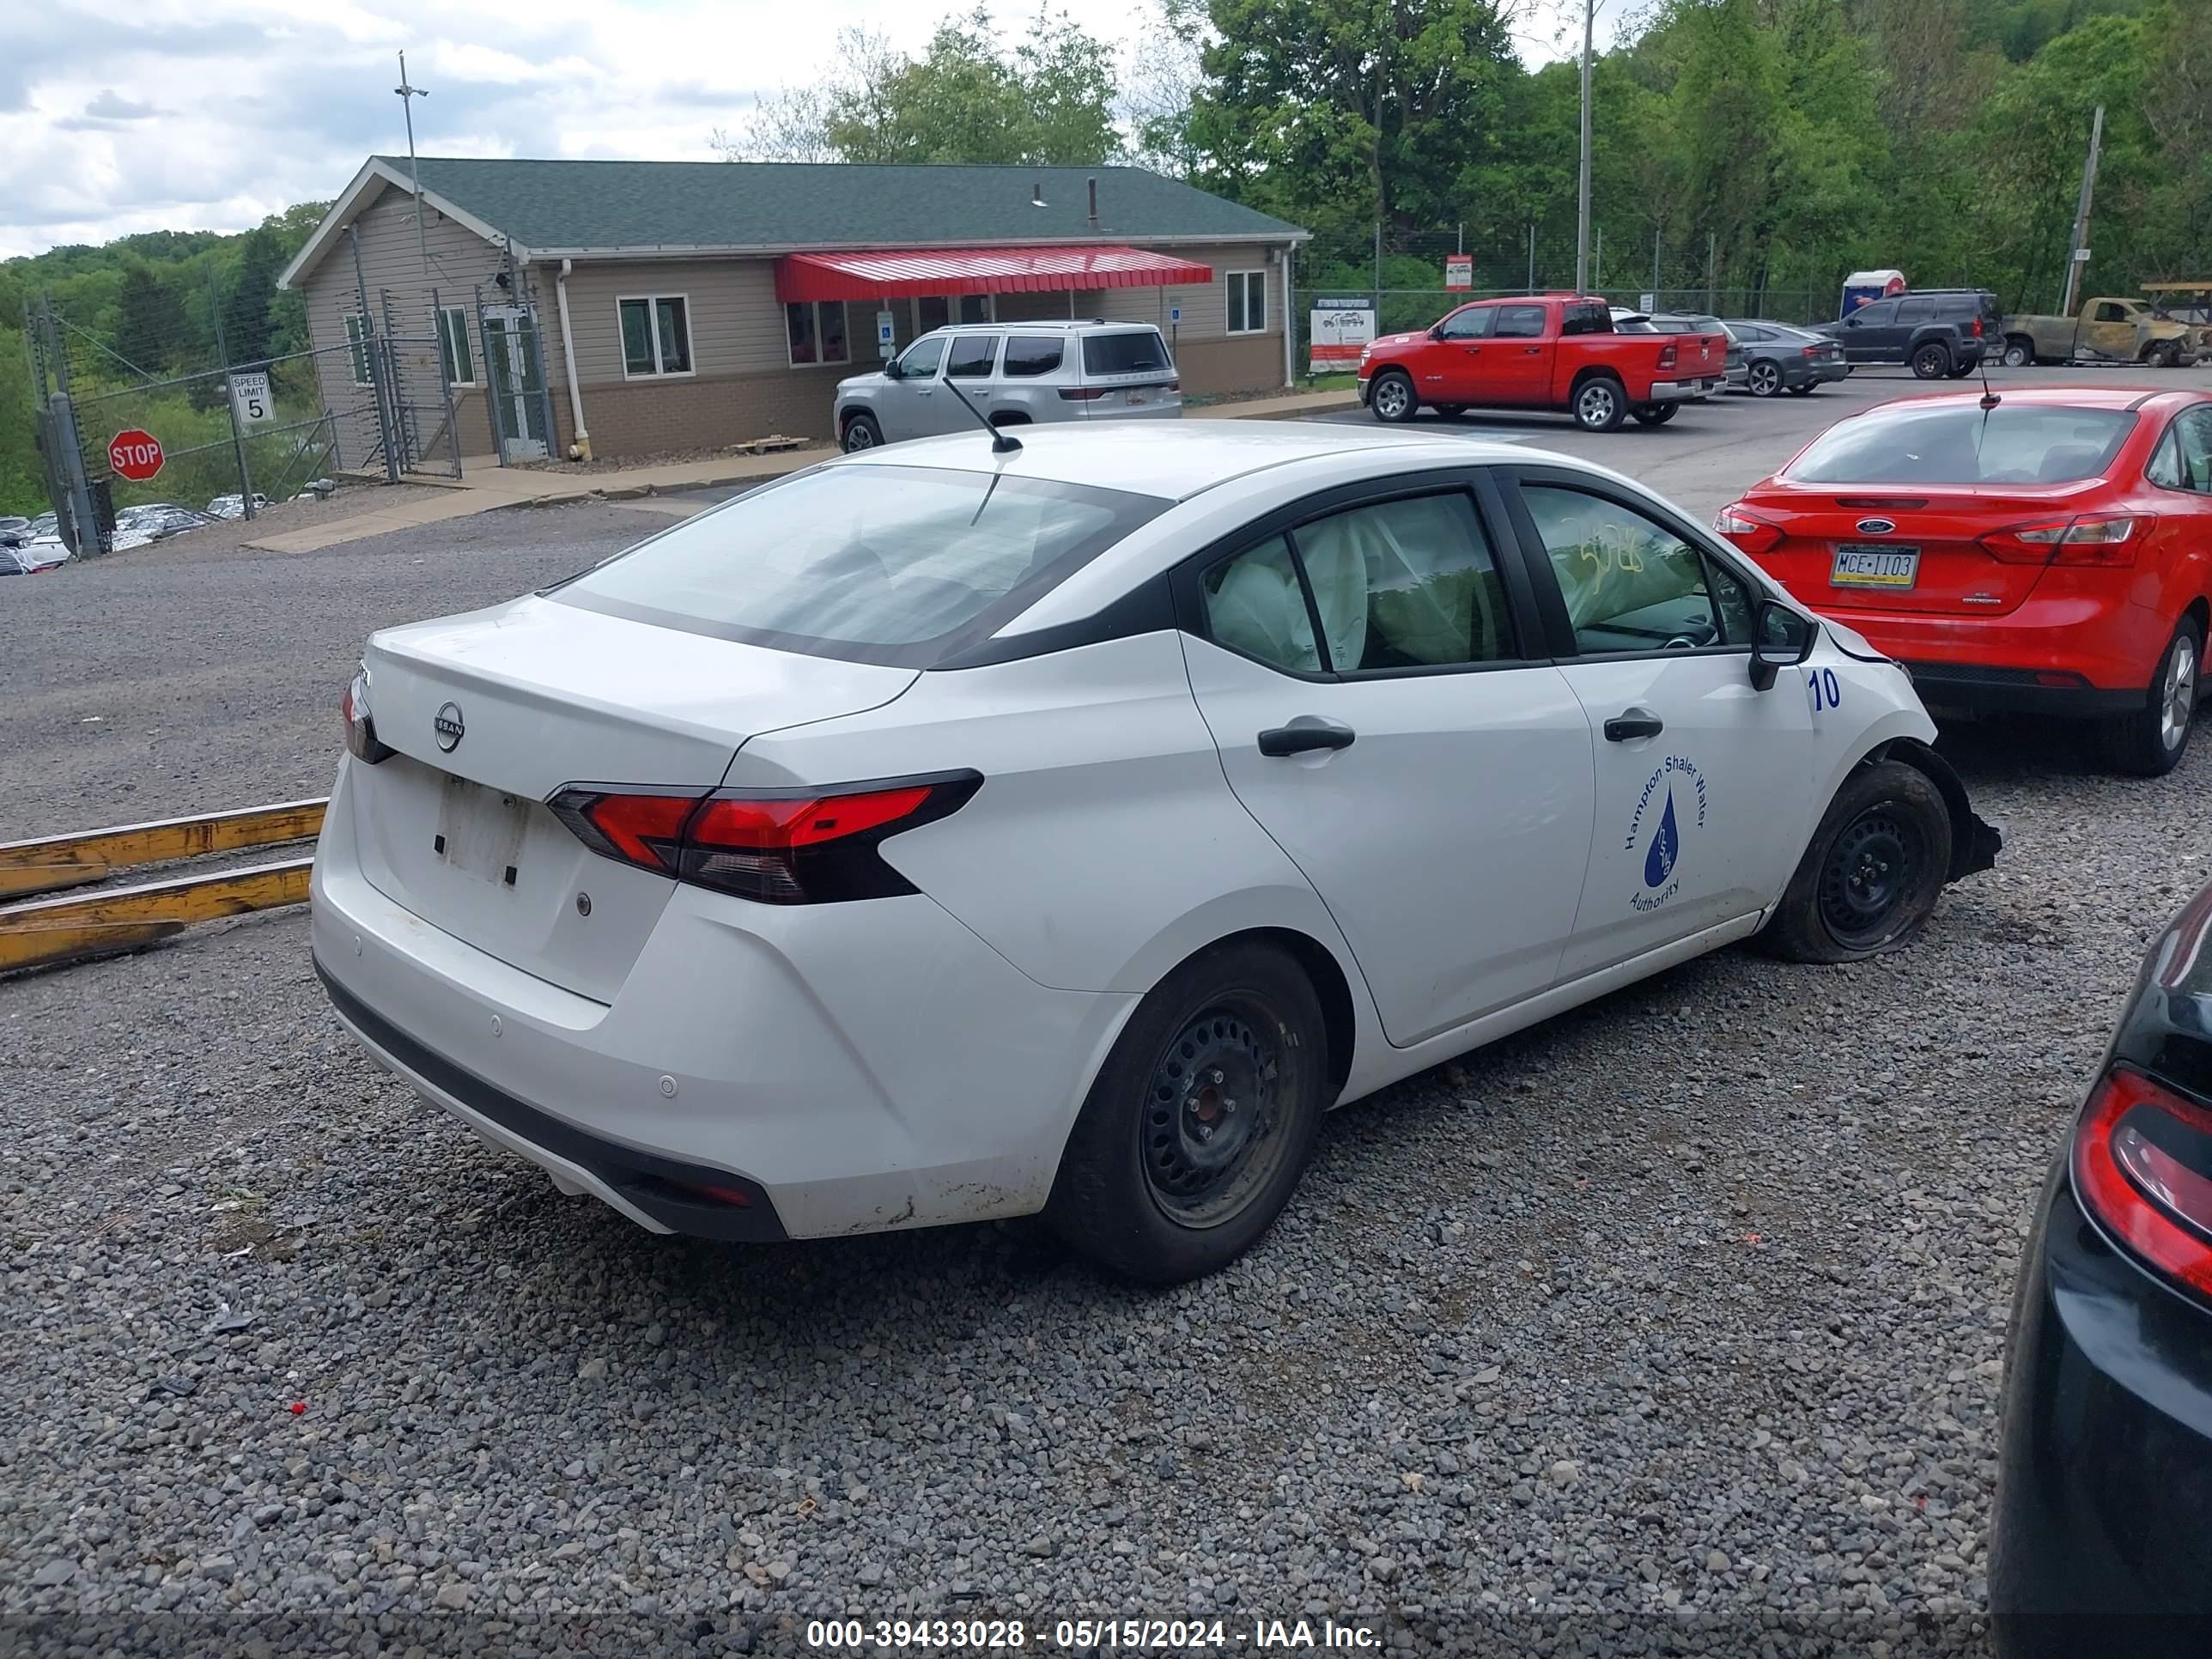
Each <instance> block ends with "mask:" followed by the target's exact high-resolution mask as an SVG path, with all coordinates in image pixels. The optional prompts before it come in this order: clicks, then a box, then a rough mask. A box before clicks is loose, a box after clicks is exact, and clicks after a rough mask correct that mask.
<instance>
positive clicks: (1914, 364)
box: [1817, 288, 2003, 380]
mask: <svg viewBox="0 0 2212 1659" xmlns="http://www.w3.org/2000/svg"><path fill="white" fill-rule="evenodd" d="M2002 320H2003V316H2002V312H2001V311H2000V310H1999V308H1998V306H1997V296H1996V295H1994V294H1991V293H1990V292H1989V291H1988V290H1987V289H1978V288H1977V289H1970V288H1947V289H1915V290H1913V291H1911V293H1906V294H1900V295H1897V296H1896V297H1895V298H1893V299H1881V300H1873V301H1869V302H1868V303H1866V304H1865V305H1863V306H1861V307H1859V308H1858V309H1857V310H1856V311H1854V312H1852V313H1850V314H1849V315H1848V316H1846V317H1844V319H1842V320H1840V321H1838V322H1833V323H1822V324H1820V325H1819V326H1818V329H1817V331H1818V332H1820V333H1821V334H1825V335H1826V336H1827V337H1829V338H1831V339H1832V340H1834V341H1835V342H1836V343H1838V344H1839V345H1841V346H1842V347H1843V349H1844V362H1847V363H1902V364H1904V365H1905V366H1906V367H1907V368H1911V371H1912V372H1913V374H1915V375H1916V376H1917V378H1919V379H1921V380H1942V379H1944V378H1945V377H1946V376H1948V377H1950V378H1951V379H1953V380H1961V379H1964V378H1965V377H1966V375H1969V374H1972V373H1973V372H1974V370H1975V369H1976V368H1978V367H1979V366H1980V364H1981V361H1982V356H1983V354H1984V351H1985V350H1988V351H1992V352H1993V351H1995V350H1996V349H1998V348H1997V346H1996V341H1997V340H1998V338H1999V337H2001V336H2002V333H2003V330H2002V327H2001V326H2000V325H2001V323H2002Z"/></svg>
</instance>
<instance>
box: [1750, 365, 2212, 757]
mask: <svg viewBox="0 0 2212 1659" xmlns="http://www.w3.org/2000/svg"><path fill="white" fill-rule="evenodd" d="M1715 527H1716V528H1717V529H1718V530H1719V531H1720V532H1721V533H1722V534H1723V535H1724V536H1726V537H1727V538H1729V540H1730V541H1732V542H1734V543H1735V544H1736V545H1737V546H1738V547H1740V548H1741V549H1742V550H1744V551H1745V552H1746V553H1748V554H1749V555H1750V556H1752V557H1753V559H1755V560H1757V561H1758V562H1759V565H1760V566H1761V567H1763V568H1765V570H1766V571H1767V572H1768V573H1769V574H1772V575H1773V576H1775V577H1776V578H1778V580H1780V581H1781V582H1782V583H1783V584H1784V586H1786V587H1788V588H1789V590H1790V592H1791V593H1792V594H1794V595H1796V598H1797V599H1800V600H1802V602H1803V603H1804V604H1806V605H1810V606H1811V607H1813V608H1814V610H1816V611H1821V612H1823V613H1824V614H1826V615H1827V616H1830V617H1834V618H1835V619H1836V620H1837V621H1838V622H1840V623H1844V625H1845V626H1847V627H1850V628H1853V629H1857V630H1858V632H1860V633H1861V634H1863V635H1865V636H1866V638H1867V639H1868V641H1869V642H1871V643H1872V644H1873V645H1874V646H1875V648H1876V649H1878V650H1881V651H1882V652H1884V653H1887V654H1888V655H1889V656H1892V657H1894V658H1896V659H1898V660H1899V661H1900V662H1902V663H1904V664H1905V665H1906V666H1907V667H1909V668H1910V669H1911V671H1912V678H1913V681H1914V684H1915V685H1916V686H1917V689H1918V690H1919V692H1920V696H1921V700H1922V702H1924V703H1926V704H1927V705H1928V706H1929V708H1933V709H1936V710H1939V711H1940V710H1944V709H1958V710H1983V711H1991V712H2008V713H2025V714H2053V715H2061V716H2069V717H2072V718H2076V719H2094V720H2099V721H2100V722H2102V726H2103V734H2104V738H2105V741H2106V748H2107V751H2108V754H2109V757H2110V758H2111V760H2112V763H2113V764H2114V765H2116V766H2118V767H2119V768H2121V769H2124V770H2126V771H2130V772H2136V773H2140V774H2142V775H2147V776H2156V775H2160V774H2162V773H2165V772H2169V771H2171V770H2172V769H2173V767H2174V765H2175V764H2176V763H2178V762H2179V760H2180V759H2181V756H2182V752H2183V750H2185V749H2186V748H2187V747H2188V744H2189V724H2190V718H2191V714H2193V713H2194V711H2195V708H2196V704H2197V688H2198V684H2199V683H2200V678H2201V675H2200V669H2201V664H2202V659H2203V650H2204V643H2205V636H2206V633H2207V625H2208V622H2212V605H2208V597H2212V397H2207V396H2206V395H2205V394H2204V393H2203V392H2137V391H2132V390H2129V389H2127V388H2124V387H2120V388H2112V387H2101V386H2053V387H2050V388H2038V389H2035V390H2030V391H2021V392H2013V391H2008V392H2004V393H2003V394H2002V396H2001V397H1998V396H1993V395H1990V394H1985V393H1982V392H1954V393H1949V394H1947V395H1944V396H1941V397H1932V398H1907V399H1905V400H1902V401H1900V402H1897V403H1892V404H1881V405H1880V406H1879V407H1877V408H1874V409H1870V410H1866V411H1865V412H1864V413H1863V414H1859V415H1854V416H1850V417H1848V418H1847V419H1844V420H1842V421H1838V422H1837V423H1836V424H1835V425H1834V426H1832V427H1830V428H1828V429H1827V430H1826V432H1823V433H1822V434H1821V435H1820V436H1819V437H1817V438H1815V439H1814V440H1813V441H1812V442H1811V443H1809V444H1808V445H1807V446H1806V447H1804V448H1803V449H1802V450H1800V451H1799V452H1798V453H1797V454H1796V457H1795V458H1793V459H1791V460H1790V463H1789V464H1788V465H1785V466H1784V468H1783V469H1782V470H1781V471H1779V472H1778V473H1776V474H1775V475H1774V476H1773V477H1771V478H1767V479H1764V480H1762V481H1761V482H1760V483H1757V484H1755V485H1753V487H1752V488H1751V489H1749V490H1748V491H1747V492H1746V493H1745V495H1744V496H1743V498H1742V499H1741V501H1736V502H1735V503H1734V504H1733V505H1731V506H1729V507H1723V509H1722V510H1721V513H1720V516H1719V518H1718V520H1717V521H1716V525H1715Z"/></svg>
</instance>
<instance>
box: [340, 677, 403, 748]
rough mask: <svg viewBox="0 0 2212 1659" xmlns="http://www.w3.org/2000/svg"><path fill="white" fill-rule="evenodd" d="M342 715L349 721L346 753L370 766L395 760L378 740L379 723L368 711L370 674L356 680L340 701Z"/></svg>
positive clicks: (347, 724) (347, 723)
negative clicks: (377, 724)
mask: <svg viewBox="0 0 2212 1659" xmlns="http://www.w3.org/2000/svg"><path fill="white" fill-rule="evenodd" d="M338 714H339V715H340V716H341V717H342V718H343V720H344V721H345V743H346V752H347V753H348V754H349V755H351V756H352V757H354V758H355V759H356V760H357V761H360V762H362V763H364V764H366V765H369V766H374V765H375V764H376V763H377V762H379V761H380V760H387V759H389V758H390V757H391V755H392V750H390V749H388V748H386V746H385V745H384V744H381V743H379V742H378V741H377V740H376V721H375V720H374V718H373V717H372V716H371V714H369V708H368V670H367V669H366V668H364V669H362V671H360V672H359V673H357V674H356V675H355V676H354V677H353V684H350V685H349V686H347V687H346V689H345V695H344V696H343V697H340V698H339V699H338Z"/></svg>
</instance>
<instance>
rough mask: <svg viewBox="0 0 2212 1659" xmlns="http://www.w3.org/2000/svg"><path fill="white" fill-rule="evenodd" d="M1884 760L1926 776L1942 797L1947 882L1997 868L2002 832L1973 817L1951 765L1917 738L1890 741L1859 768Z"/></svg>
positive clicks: (1867, 756)
mask: <svg viewBox="0 0 2212 1659" xmlns="http://www.w3.org/2000/svg"><path fill="white" fill-rule="evenodd" d="M1886 760H1893V761H1898V762H1900V763H1903V764H1905V765H1906V766H1910V767H1911V768H1912V769H1914V770H1915V771H1917V772H1921V773H1923V774H1925V775H1926V776H1927V779H1928V781H1929V782H1930V783H1932V784H1934V785H1935V786H1936V792H1937V793H1940V794H1941V795H1942V797H1943V805H1944V807H1945V808H1946V809H1947V810H1948V811H1949V813H1950V815H1951V868H1950V872H1949V874H1948V876H1947V877H1946V879H1947V880H1949V881H1961V880H1964V879H1965V878H1966V877H1968V876H1971V875H1975V874H1978V873H1979V872H1982V871H1984V870H1987V869H1990V868H1991V867H1993V866H1995V865H1996V861H1997V854H1998V853H1999V852H2000V851H2002V849H2003V847H2004V835H2003V832H2002V831H2001V830H1999V829H1998V828H1997V827H1996V825H1995V824H1993V823H1985V822H1984V820H1983V819H1982V818H1981V817H1978V816H1977V815H1976V813H1975V811H1974V808H1973V804H1972V802H1971V801H1969V800H1968V799H1966V784H1965V783H1964V782H1963V781H1961V780H1960V776H1959V774H1958V772H1957V770H1956V769H1954V767H1953V766H1952V764H1951V763H1950V762H1948V761H1947V760H1945V759H1944V758H1943V757H1942V756H1941V755H1939V754H1937V753H1936V751H1935V750H1933V749H1931V748H1930V747H1929V745H1928V744H1924V743H1923V742H1921V741H1920V739H1919V738H1891V739H1889V741H1888V742H1887V743H1878V744H1875V746H1874V747H1873V748H1871V749H1869V750H1867V752H1866V754H1865V756H1864V757H1863V758H1862V759H1861V760H1860V762H1859V764H1860V765H1862V766H1873V765H1875V764H1877V763H1880V762H1882V761H1886Z"/></svg>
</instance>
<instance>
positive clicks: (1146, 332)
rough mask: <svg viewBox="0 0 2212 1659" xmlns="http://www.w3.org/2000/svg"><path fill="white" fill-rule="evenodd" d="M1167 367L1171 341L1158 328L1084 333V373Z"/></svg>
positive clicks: (1155, 370)
mask: <svg viewBox="0 0 2212 1659" xmlns="http://www.w3.org/2000/svg"><path fill="white" fill-rule="evenodd" d="M1167 367H1168V343H1167V342H1166V341H1165V340H1163V339H1162V338H1160V331H1159V330H1158V329H1156V328H1144V329H1134V330H1132V331H1130V332H1128V333H1127V334H1086V335H1085V336H1084V337H1083V372H1084V373H1085V374H1165V373H1166V372H1167Z"/></svg>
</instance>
